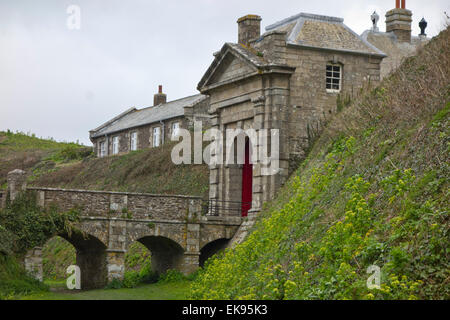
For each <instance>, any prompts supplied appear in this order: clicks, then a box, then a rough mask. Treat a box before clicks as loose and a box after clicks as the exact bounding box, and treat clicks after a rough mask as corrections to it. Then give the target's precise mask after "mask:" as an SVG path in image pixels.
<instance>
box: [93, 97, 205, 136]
mask: <svg viewBox="0 0 450 320" xmlns="http://www.w3.org/2000/svg"><path fill="white" fill-rule="evenodd" d="M206 98H207V97H206V96H205V95H202V94H197V95H194V96H190V97H186V98H182V99H179V100H174V101H171V102H167V103H165V104H160V105H158V106H154V107H149V108H145V109H141V110H138V109H136V108H131V109H128V110H127V111H125V112H124V113H122V114H120V115H119V116H117V117H115V118H113V119H112V120H110V121H108V122H106V123H104V124H103V125H101V126H100V127H98V128H96V129H94V130H91V131H90V136H91V138H97V137H101V136H104V135H109V134H112V133H115V132H119V131H122V130H126V129H130V128H136V127H140V126H143V125H147V124H151V123H155V122H159V121H163V120H168V119H172V118H176V117H180V116H183V115H184V107H189V106H193V105H195V104H197V103H199V102H201V101H203V100H204V99H206Z"/></svg>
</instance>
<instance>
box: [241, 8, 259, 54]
mask: <svg viewBox="0 0 450 320" xmlns="http://www.w3.org/2000/svg"><path fill="white" fill-rule="evenodd" d="M261 20H262V19H261V17H260V16H257V15H254V14H248V15H246V16H244V17H242V18H239V20H238V21H237V23H238V42H239V43H240V44H243V45H245V46H248V44H249V42H250V40H254V39H258V38H259V37H260V36H261Z"/></svg>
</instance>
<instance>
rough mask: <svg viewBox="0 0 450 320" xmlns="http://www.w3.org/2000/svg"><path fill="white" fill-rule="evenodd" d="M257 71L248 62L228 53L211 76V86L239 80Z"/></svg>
mask: <svg viewBox="0 0 450 320" xmlns="http://www.w3.org/2000/svg"><path fill="white" fill-rule="evenodd" d="M256 71H257V69H256V68H255V67H254V66H252V65H250V64H249V63H248V62H247V61H245V60H243V59H240V58H239V57H237V56H235V55H234V54H232V53H230V52H228V53H227V55H226V56H225V57H224V59H223V60H222V62H221V63H220V65H219V66H218V68H217V69H216V70H215V72H214V73H213V74H212V75H211V78H210V81H209V84H215V83H223V82H228V81H230V80H233V79H239V78H242V77H245V75H248V74H251V73H254V72H256Z"/></svg>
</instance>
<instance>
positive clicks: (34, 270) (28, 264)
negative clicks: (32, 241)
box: [24, 247, 44, 281]
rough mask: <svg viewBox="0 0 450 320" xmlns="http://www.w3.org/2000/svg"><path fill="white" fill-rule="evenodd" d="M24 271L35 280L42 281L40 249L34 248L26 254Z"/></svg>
mask: <svg viewBox="0 0 450 320" xmlns="http://www.w3.org/2000/svg"><path fill="white" fill-rule="evenodd" d="M24 265H25V270H26V271H27V272H28V273H29V274H30V275H31V276H32V277H34V278H35V279H37V280H39V281H42V280H43V279H44V272H43V268H42V248H41V247H36V248H34V249H32V250H30V251H28V252H27V254H26V255H25V259H24Z"/></svg>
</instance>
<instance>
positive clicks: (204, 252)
mask: <svg viewBox="0 0 450 320" xmlns="http://www.w3.org/2000/svg"><path fill="white" fill-rule="evenodd" d="M229 242H230V239H226V238H220V239H216V240H214V241H211V242H209V243H207V244H205V245H204V246H203V247H202V248H201V249H200V257H199V265H200V267H203V266H204V265H205V262H206V261H207V260H208V259H209V258H211V257H212V256H213V255H215V254H216V253H218V252H221V251H223V250H225V248H226V247H227V246H228V244H229Z"/></svg>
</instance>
